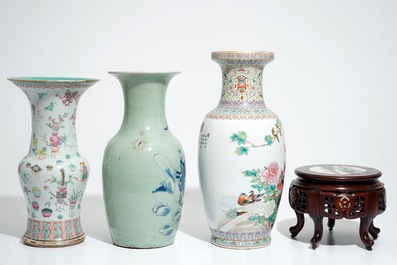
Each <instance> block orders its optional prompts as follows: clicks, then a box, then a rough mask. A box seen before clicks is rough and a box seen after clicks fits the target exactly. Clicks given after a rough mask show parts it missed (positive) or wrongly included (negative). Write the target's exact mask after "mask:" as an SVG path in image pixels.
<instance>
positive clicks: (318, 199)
mask: <svg viewBox="0 0 397 265" xmlns="http://www.w3.org/2000/svg"><path fill="white" fill-rule="evenodd" d="M295 174H296V175H297V176H298V178H296V179H295V180H293V181H292V183H291V186H290V189H289V203H290V205H291V207H292V209H293V210H294V211H295V213H296V217H297V224H296V225H295V226H292V227H290V232H291V236H292V237H295V236H296V235H298V233H299V232H300V231H301V230H302V228H303V225H304V220H305V219H304V216H303V214H304V213H306V214H309V216H310V217H311V218H312V219H313V222H314V226H315V228H314V235H313V237H312V239H311V240H310V242H311V244H312V248H313V249H316V248H317V247H318V245H319V243H320V240H321V238H322V235H323V217H327V218H328V228H329V230H330V231H332V229H333V227H334V225H335V219H342V218H346V219H355V218H360V230H359V233H360V238H361V241H362V242H363V243H364V245H365V247H366V248H367V249H368V250H372V246H373V245H374V241H373V240H372V239H371V238H370V237H369V234H371V236H372V237H373V238H374V239H376V238H377V237H378V234H379V232H380V229H379V228H377V227H375V226H374V223H373V219H374V218H375V217H376V216H377V215H378V214H381V213H383V212H384V211H385V209H386V190H385V188H384V184H383V183H382V182H380V181H379V180H378V178H379V177H380V176H381V175H382V173H381V172H380V171H379V170H377V169H374V168H367V167H357V166H346V165H312V166H303V167H299V168H297V169H296V170H295ZM368 233H369V234H368Z"/></svg>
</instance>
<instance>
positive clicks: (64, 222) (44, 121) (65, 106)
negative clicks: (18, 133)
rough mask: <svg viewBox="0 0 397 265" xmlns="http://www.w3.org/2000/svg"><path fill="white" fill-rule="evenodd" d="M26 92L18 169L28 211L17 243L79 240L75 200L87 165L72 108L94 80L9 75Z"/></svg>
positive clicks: (83, 183) (79, 195) (54, 243)
mask: <svg viewBox="0 0 397 265" xmlns="http://www.w3.org/2000/svg"><path fill="white" fill-rule="evenodd" d="M9 80H10V81H11V82H13V83H14V84H15V85H16V86H18V87H19V88H20V89H22V91H23V92H24V93H25V94H26V95H27V97H28V99H29V102H30V106H31V111H32V138H31V144H30V148H29V152H28V154H27V156H25V157H24V158H23V159H22V161H21V162H20V164H19V167H18V173H19V180H20V183H21V187H22V189H23V192H24V195H25V201H26V207H27V211H28V222H27V229H26V232H25V234H24V235H23V237H22V241H23V242H24V243H26V244H28V245H32V246H38V247H59V246H69V245H74V244H77V243H80V242H82V241H83V240H84V237H85V235H84V232H83V230H82V228H81V225H80V209H81V200H82V197H83V194H84V190H85V187H86V185H87V181H88V175H89V165H88V162H87V160H86V159H85V158H84V157H82V156H81V155H80V153H79V150H78V145H77V139H76V123H75V122H76V109H77V103H78V101H79V98H80V97H81V95H82V94H83V93H84V92H85V91H86V90H87V89H88V88H89V87H90V86H92V85H93V84H94V83H95V82H97V81H98V80H96V79H84V78H9Z"/></svg>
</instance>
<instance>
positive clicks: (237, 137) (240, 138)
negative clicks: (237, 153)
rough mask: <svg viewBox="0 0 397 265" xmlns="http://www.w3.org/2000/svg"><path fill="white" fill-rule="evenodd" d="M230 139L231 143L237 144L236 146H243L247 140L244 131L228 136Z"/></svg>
mask: <svg viewBox="0 0 397 265" xmlns="http://www.w3.org/2000/svg"><path fill="white" fill-rule="evenodd" d="M230 139H231V140H232V141H233V142H237V144H238V145H243V144H245V142H246V140H247V133H246V132H244V131H239V132H238V133H233V134H232V135H231V136H230Z"/></svg>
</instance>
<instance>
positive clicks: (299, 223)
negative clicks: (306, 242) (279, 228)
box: [289, 211, 305, 237]
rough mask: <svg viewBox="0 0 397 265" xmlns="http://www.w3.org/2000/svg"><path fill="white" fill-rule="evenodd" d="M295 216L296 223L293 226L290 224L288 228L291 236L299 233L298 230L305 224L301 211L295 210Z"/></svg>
mask: <svg viewBox="0 0 397 265" xmlns="http://www.w3.org/2000/svg"><path fill="white" fill-rule="evenodd" d="M295 214H296V218H297V223H296V225H295V226H291V227H290V228H289V231H290V232H291V237H296V235H298V234H299V232H300V231H301V230H302V228H303V225H304V224H305V217H304V216H303V213H299V212H297V211H295Z"/></svg>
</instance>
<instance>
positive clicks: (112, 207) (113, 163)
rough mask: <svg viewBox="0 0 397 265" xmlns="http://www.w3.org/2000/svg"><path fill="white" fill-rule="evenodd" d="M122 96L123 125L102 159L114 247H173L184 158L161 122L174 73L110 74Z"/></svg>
mask: <svg viewBox="0 0 397 265" xmlns="http://www.w3.org/2000/svg"><path fill="white" fill-rule="evenodd" d="M110 74H112V75H113V76H115V77H116V78H117V79H118V80H119V81H120V83H121V86H122V88H123V92H124V119H123V123H122V125H121V128H120V130H119V131H118V133H117V134H116V135H115V136H114V137H113V138H112V139H111V140H110V142H109V143H108V145H107V147H106V150H105V154H104V158H103V169H102V170H103V171H102V172H103V192H104V201H105V208H106V215H107V220H108V226H109V230H110V234H111V237H112V240H113V242H114V244H115V245H118V246H122V247H128V248H157V247H164V246H168V245H171V244H172V243H173V242H174V239H175V235H176V232H177V230H178V225H179V220H180V218H181V211H182V204H183V195H184V188H185V158H184V152H183V149H182V146H181V144H180V142H179V141H178V140H177V139H176V138H175V137H174V136H173V135H172V133H171V132H170V130H169V128H168V125H167V121H166V117H165V94H166V89H167V86H168V83H169V81H170V80H171V78H172V77H173V76H174V75H176V74H177V73H129V72H110Z"/></svg>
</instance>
